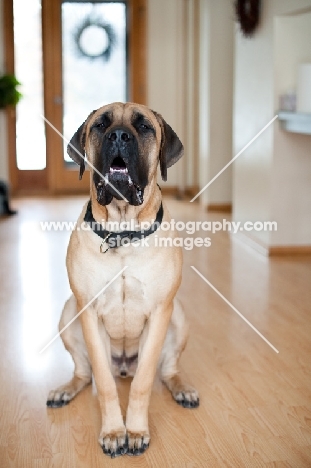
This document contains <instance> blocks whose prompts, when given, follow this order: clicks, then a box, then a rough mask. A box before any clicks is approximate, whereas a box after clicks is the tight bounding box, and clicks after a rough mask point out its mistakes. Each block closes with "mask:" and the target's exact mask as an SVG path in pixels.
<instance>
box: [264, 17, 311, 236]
mask: <svg viewBox="0 0 311 468" xmlns="http://www.w3.org/2000/svg"><path fill="white" fill-rule="evenodd" d="M274 47H275V52H274V59H275V61H274V63H275V88H274V102H275V108H277V106H278V100H279V95H280V94H282V93H284V92H286V91H288V90H290V89H295V88H296V85H297V78H298V77H297V74H298V73H297V72H298V67H299V64H300V63H304V62H309V63H311V12H310V13H304V14H299V15H294V16H285V17H284V16H278V17H277V18H275V20H274ZM272 177H273V183H272V187H271V197H272V200H273V207H272V213H271V216H272V218H273V219H275V220H276V221H277V222H278V225H279V229H278V231H277V232H276V233H272V235H271V240H270V243H271V245H282V244H311V209H310V203H311V136H308V135H297V134H292V133H287V132H284V131H282V130H281V128H280V126H279V125H277V126H276V127H275V132H274V159H273V167H272ZM289 217H290V221H289Z"/></svg>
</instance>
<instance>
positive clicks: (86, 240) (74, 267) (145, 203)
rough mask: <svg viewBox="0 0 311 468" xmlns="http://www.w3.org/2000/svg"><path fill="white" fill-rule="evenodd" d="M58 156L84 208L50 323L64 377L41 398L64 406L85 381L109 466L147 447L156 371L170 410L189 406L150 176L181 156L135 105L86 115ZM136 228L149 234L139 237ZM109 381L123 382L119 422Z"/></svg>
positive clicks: (161, 208)
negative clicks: (80, 189) (71, 165)
mask: <svg viewBox="0 0 311 468" xmlns="http://www.w3.org/2000/svg"><path fill="white" fill-rule="evenodd" d="M68 154H69V156H70V157H71V158H72V159H73V160H74V161H75V162H76V163H77V164H79V166H80V178H81V177H82V176H83V173H84V171H85V159H84V156H85V155H86V157H87V161H88V162H89V165H90V201H89V202H88V203H87V204H86V205H85V206H84V208H83V210H82V213H81V215H80V217H79V219H78V222H77V228H76V229H75V230H74V231H73V232H72V234H71V238H70V241H69V246H68V252H67V260H66V265H67V271H68V278H69V283H70V287H71V290H72V292H73V294H72V296H71V297H70V298H69V299H68V301H67V302H66V304H65V306H64V309H63V313H62V316H61V319H60V323H59V329H60V331H61V330H63V329H64V327H66V326H67V325H69V324H70V325H69V326H67V328H65V330H64V331H63V332H62V334H61V337H62V340H63V343H64V345H65V348H66V349H67V350H68V351H69V353H70V354H71V356H72V358H73V361H74V365H75V368H74V375H73V378H72V379H71V380H70V381H69V382H68V383H67V384H66V385H63V386H62V387H60V388H58V389H57V390H53V391H51V392H50V394H49V396H48V400H47V406H49V407H52V408H55V407H61V406H64V405H66V404H68V403H69V402H70V401H71V400H72V399H73V398H74V397H75V396H76V395H77V394H78V393H79V392H80V391H81V390H82V389H83V388H84V387H85V386H86V385H88V384H90V383H91V380H92V374H93V375H94V379H95V383H96V388H97V394H98V399H99V404H100V409H101V416H102V427H101V432H100V436H99V443H100V445H101V447H102V449H103V451H104V453H105V454H107V455H109V456H111V457H112V458H114V457H116V456H119V455H123V454H125V453H127V454H128V455H140V454H142V453H143V452H145V450H146V449H147V448H148V447H149V442H150V433H149V427H148V406H149V400H150V395H151V390H152V386H153V381H154V378H155V375H156V372H157V371H158V372H159V375H160V377H161V380H162V382H163V383H164V384H165V385H166V386H167V388H168V389H169V390H170V392H171V394H172V396H173V398H174V399H175V400H176V402H177V403H178V404H180V405H182V406H183V407H185V408H195V407H197V406H198V405H199V396H198V392H197V391H196V390H195V389H194V388H193V387H192V386H190V385H188V384H186V383H184V381H183V379H182V377H181V375H180V372H179V370H178V361H179V357H180V355H181V353H182V351H183V350H184V348H185V345H186V341H187V337H188V325H187V322H186V318H185V315H184V312H183V309H182V306H181V304H180V302H179V300H178V299H177V298H176V297H175V295H176V292H177V290H178V288H179V285H180V283H181V271H182V250H181V247H175V246H174V245H173V244H169V243H167V245H165V246H161V247H159V246H158V244H157V242H156V241H157V240H159V238H167V239H170V238H171V239H172V238H174V232H173V231H171V230H169V231H167V230H165V231H164V230H161V223H162V222H170V215H169V213H168V210H167V208H166V207H165V205H164V203H163V202H162V196H161V190H160V188H159V186H158V185H157V169H158V166H160V171H161V176H162V179H163V180H166V178H167V169H168V168H169V167H170V166H172V165H173V164H175V163H176V162H177V161H178V160H179V159H180V158H181V156H182V155H183V145H182V143H181V141H180V140H179V138H178V136H177V135H176V133H175V132H174V131H173V129H172V128H171V127H170V126H169V125H168V124H167V123H166V122H165V120H164V119H163V118H162V116H161V115H160V114H158V113H156V112H154V111H152V110H150V109H149V108H147V107H145V106H143V105H138V104H134V103H125V104H124V103H113V104H109V105H106V106H104V107H101V108H100V109H98V110H96V111H93V112H92V113H91V114H90V115H89V116H88V118H87V119H86V121H85V122H84V123H83V124H82V125H81V126H80V127H79V129H78V130H77V131H76V133H75V134H74V136H73V137H72V139H71V141H70V143H69V145H68ZM133 221H134V222H135V223H136V224H135V225H136V226H138V227H136V229H134V231H130V230H126V231H120V230H117V231H113V230H111V231H107V230H105V229H103V226H105V225H106V224H105V223H109V222H133ZM85 223H86V224H87V226H89V228H90V229H86V226H85ZM143 223H148V225H149V226H150V227H149V228H148V229H145V230H141V229H139V227H140V226H141V225H142V224H143ZM120 241H122V242H123V244H122V242H120ZM124 241H126V243H125V244H124ZM147 242H148V245H147ZM120 272H122V273H120ZM103 288H104V291H103V292H101V291H102V290H103ZM99 293H100V294H99ZM77 315H79V317H78V318H77ZM75 318H77V319H76V320H75ZM71 321H72V323H70V322H71ZM115 376H120V377H128V376H132V377H133V380H132V382H131V387H130V394H129V403H128V408H127V413H126V420H125V424H124V422H123V417H122V414H121V409H120V404H119V400H118V394H117V388H116V383H115V379H114V377H115Z"/></svg>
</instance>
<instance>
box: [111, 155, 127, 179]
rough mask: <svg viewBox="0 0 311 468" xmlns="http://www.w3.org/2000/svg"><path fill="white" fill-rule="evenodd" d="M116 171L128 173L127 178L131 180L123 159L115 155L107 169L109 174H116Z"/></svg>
mask: <svg viewBox="0 0 311 468" xmlns="http://www.w3.org/2000/svg"><path fill="white" fill-rule="evenodd" d="M116 173H119V174H126V175H128V177H129V180H130V181H132V179H131V177H130V175H129V173H128V169H127V167H126V164H125V162H124V160H123V159H122V158H121V157H120V156H117V157H116V158H114V160H113V161H112V164H111V166H110V169H109V174H116Z"/></svg>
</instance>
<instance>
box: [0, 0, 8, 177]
mask: <svg viewBox="0 0 311 468" xmlns="http://www.w3.org/2000/svg"><path fill="white" fill-rule="evenodd" d="M2 9H3V0H0V75H2V74H3V73H4V50H3V37H2V35H3V12H2ZM8 178H9V176H8V161H7V138H6V120H5V113H4V111H3V110H0V179H1V180H5V181H8Z"/></svg>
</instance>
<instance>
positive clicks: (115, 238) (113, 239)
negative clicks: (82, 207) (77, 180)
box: [84, 200, 163, 253]
mask: <svg viewBox="0 0 311 468" xmlns="http://www.w3.org/2000/svg"><path fill="white" fill-rule="evenodd" d="M162 220H163V205H162V202H161V205H160V208H159V211H158V212H157V216H156V219H155V221H154V223H153V224H152V225H151V226H150V228H149V229H147V230H146V231H121V232H111V231H107V230H106V229H104V228H103V226H102V225H101V224H100V223H98V222H97V221H96V220H95V219H94V217H93V213H92V202H91V200H90V201H89V202H88V204H87V208H86V212H85V216H84V221H85V222H87V223H88V224H89V225H90V226H91V228H92V230H93V232H95V234H97V235H98V236H99V237H101V238H102V239H103V241H102V243H101V245H100V252H101V253H106V252H108V250H109V249H113V248H116V247H120V246H121V245H124V241H123V240H124V239H127V240H128V241H129V242H132V241H134V242H136V241H138V240H141V239H144V238H145V237H148V236H150V235H151V234H153V233H154V232H156V230H157V229H158V228H159V227H160V225H161V223H162ZM105 244H106V245H105Z"/></svg>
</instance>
